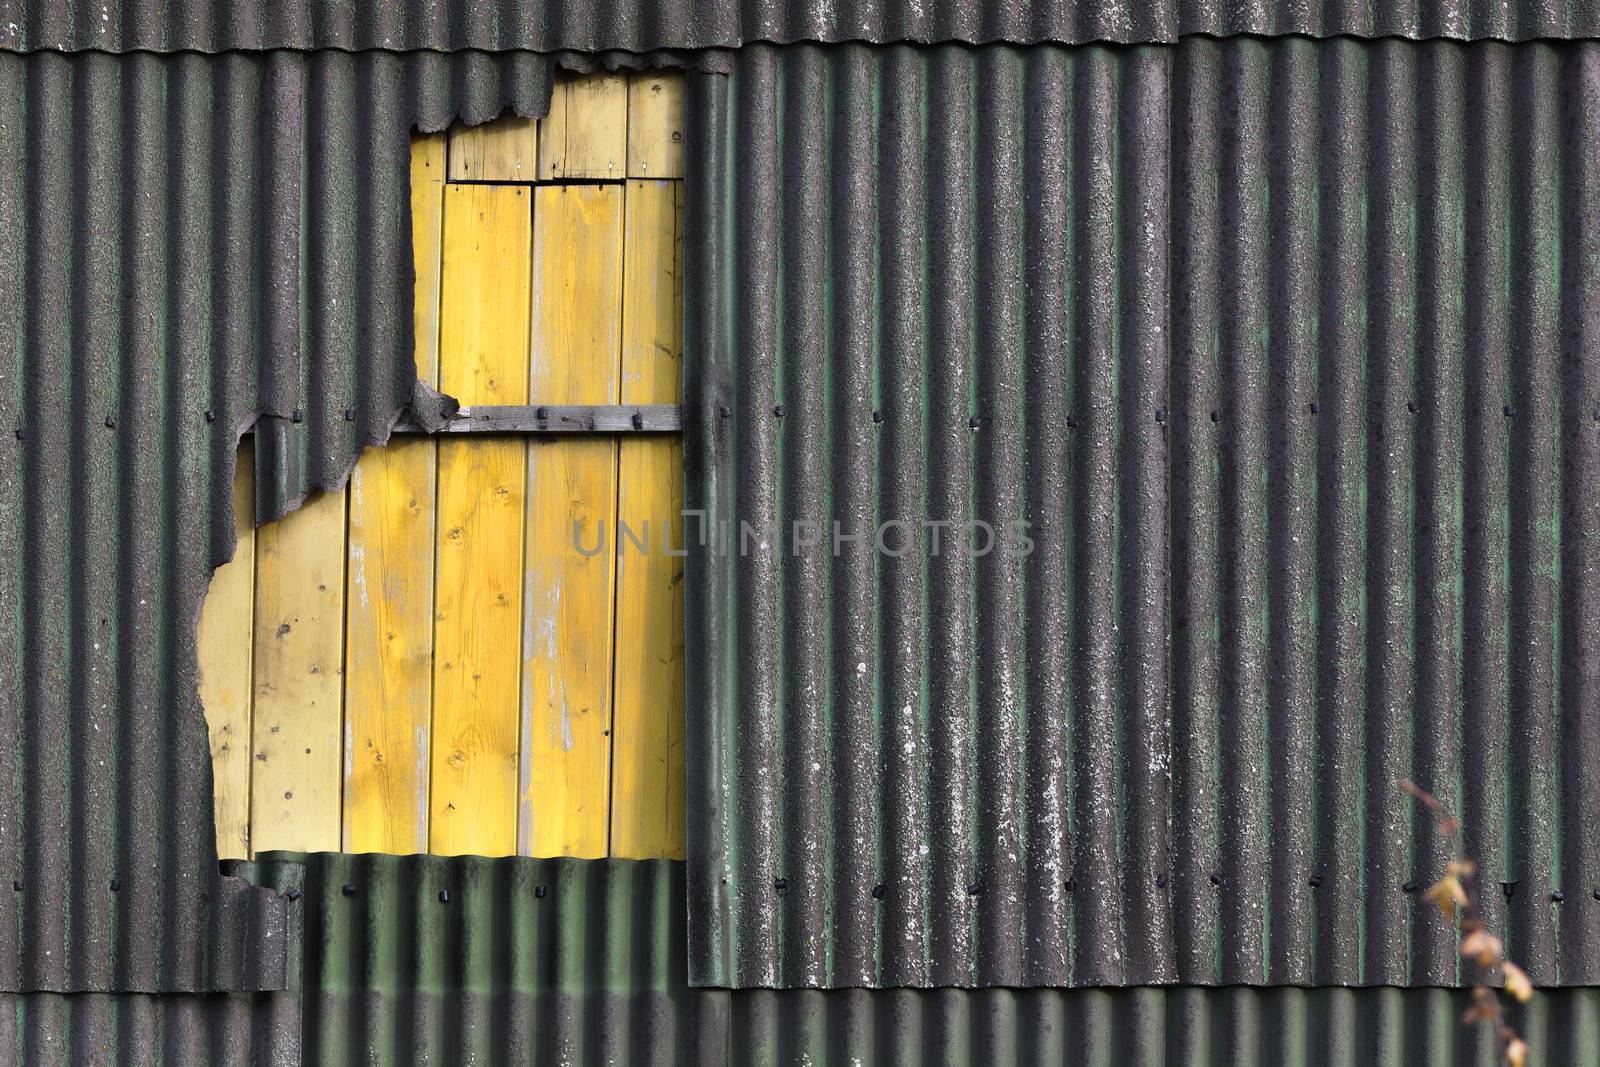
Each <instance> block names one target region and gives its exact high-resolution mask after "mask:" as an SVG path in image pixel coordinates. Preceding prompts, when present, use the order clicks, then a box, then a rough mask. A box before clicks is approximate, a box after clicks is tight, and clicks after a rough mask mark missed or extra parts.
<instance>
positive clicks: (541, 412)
mask: <svg viewBox="0 0 1600 1067" xmlns="http://www.w3.org/2000/svg"><path fill="white" fill-rule="evenodd" d="M533 417H534V418H536V419H538V420H539V421H540V422H543V421H544V420H545V418H546V415H545V410H544V408H539V409H538V410H537V411H535V412H534V413H533Z"/></svg>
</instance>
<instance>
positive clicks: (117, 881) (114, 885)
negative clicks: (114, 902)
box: [111, 878, 122, 893]
mask: <svg viewBox="0 0 1600 1067" xmlns="http://www.w3.org/2000/svg"><path fill="white" fill-rule="evenodd" d="M121 888H122V879H121V878H113V879H111V891H112V892H113V893H115V892H116V891H117V890H119V889H121Z"/></svg>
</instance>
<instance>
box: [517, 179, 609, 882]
mask: <svg viewBox="0 0 1600 1067" xmlns="http://www.w3.org/2000/svg"><path fill="white" fill-rule="evenodd" d="M622 205H623V191H622V187H621V186H620V185H571V186H560V185H556V186H543V187H541V188H539V190H538V192H537V200H536V203H535V207H534V269H533V282H534V290H533V363H532V369H531V375H530V382H529V390H530V395H531V396H533V397H534V398H535V402H540V403H542V402H546V401H548V402H550V403H568V404H614V403H617V396H618V393H619V381H618V378H619V366H620V358H621V344H622V341H621V336H620V333H621V330H620V326H621V300H622V296H621V288H622ZM616 478H617V451H616V443H615V441H613V440H611V439H609V438H589V439H582V440H570V439H568V440H554V439H550V438H545V439H537V438H536V439H535V440H533V441H532V442H530V443H529V444H528V564H527V620H526V623H525V625H526V627H527V632H526V637H525V640H524V647H525V649H526V651H527V656H528V660H527V663H526V664H525V666H524V678H525V690H524V697H523V699H524V716H525V719H524V733H525V738H524V745H523V766H524V768H525V774H524V779H525V785H524V790H523V812H522V818H521V821H520V841H519V848H520V850H521V851H522V852H523V854H525V855H534V856H579V857H583V858H589V859H594V858H600V857H603V856H605V855H606V848H607V834H608V830H609V813H608V803H609V795H610V768H611V744H610V741H611V738H610V729H611V653H612V623H613V621H614V620H613V612H614V603H613V600H612V596H613V593H614V585H613V578H614V569H613V561H614V554H613V553H612V552H611V551H597V552H590V553H587V554H586V552H584V551H580V550H579V547H578V546H579V545H582V546H587V548H588V549H590V550H592V549H594V547H595V546H596V545H597V544H603V545H604V547H606V548H609V541H608V540H607V541H601V538H602V535H603V537H604V538H606V539H609V538H610V537H611V536H612V535H613V533H614V531H615V530H616V526H617V524H616V506H617V504H616V502H617V488H616V486H617V483H616Z"/></svg>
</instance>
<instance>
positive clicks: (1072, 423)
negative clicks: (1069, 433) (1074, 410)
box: [1067, 415, 1078, 430]
mask: <svg viewBox="0 0 1600 1067" xmlns="http://www.w3.org/2000/svg"><path fill="white" fill-rule="evenodd" d="M1077 428H1078V420H1077V419H1076V418H1074V417H1073V416H1071V415H1068V416H1067V429H1069V430H1076V429H1077Z"/></svg>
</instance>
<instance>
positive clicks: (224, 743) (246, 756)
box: [196, 443, 256, 860]
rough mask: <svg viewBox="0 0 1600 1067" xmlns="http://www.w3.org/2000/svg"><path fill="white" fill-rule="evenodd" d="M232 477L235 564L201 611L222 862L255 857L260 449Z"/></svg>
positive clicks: (203, 693) (203, 694) (242, 455)
mask: <svg viewBox="0 0 1600 1067" xmlns="http://www.w3.org/2000/svg"><path fill="white" fill-rule="evenodd" d="M238 456H239V460H238V467H237V468H236V469H235V471H234V475H233V525H234V534H235V537H236V538H237V541H236V543H235V545H234V550H233V559H231V560H229V561H228V562H227V563H225V564H223V565H222V566H221V567H218V568H217V570H216V573H214V574H213V575H212V576H211V586H210V588H209V589H207V590H206V600H205V605H204V606H203V607H202V608H201V609H200V630H199V632H198V634H197V635H196V636H197V640H198V642H199V651H200V702H201V704H202V705H204V707H205V712H206V725H207V726H208V727H209V730H210V734H211V775H212V779H213V782H214V791H213V795H212V811H213V814H214V815H215V816H216V823H217V858H218V859H225V860H233V859H247V858H249V856H250V693H251V688H252V686H253V684H254V683H253V681H252V677H251V653H252V651H253V649H252V642H251V631H252V628H253V626H254V625H255V616H254V608H253V601H254V599H255V578H256V519H255V509H256V479H255V448H254V446H253V445H252V444H250V443H246V444H245V446H244V447H243V448H240V449H239V452H238Z"/></svg>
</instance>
